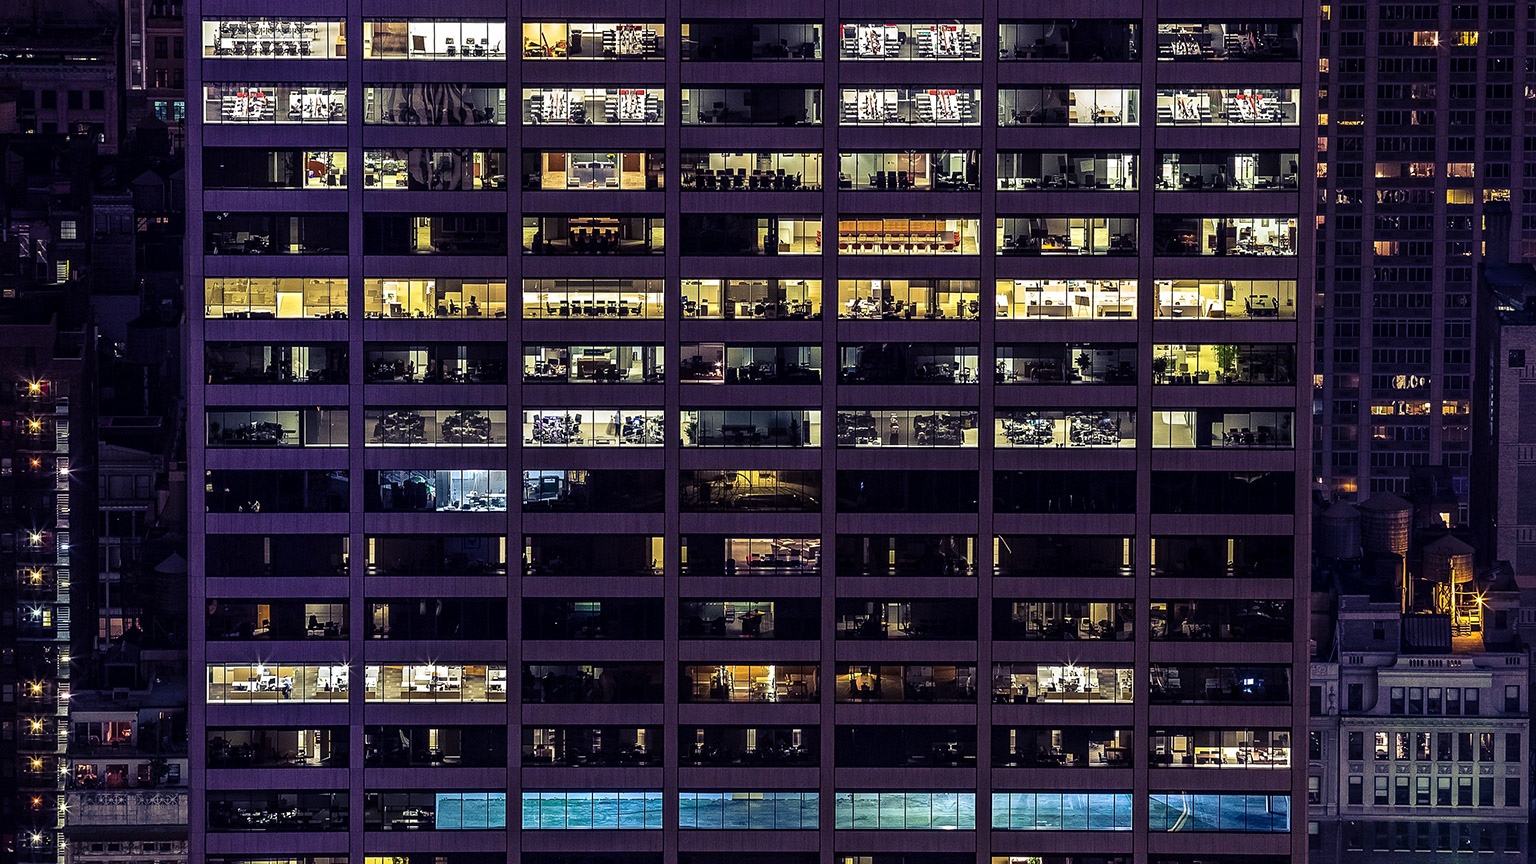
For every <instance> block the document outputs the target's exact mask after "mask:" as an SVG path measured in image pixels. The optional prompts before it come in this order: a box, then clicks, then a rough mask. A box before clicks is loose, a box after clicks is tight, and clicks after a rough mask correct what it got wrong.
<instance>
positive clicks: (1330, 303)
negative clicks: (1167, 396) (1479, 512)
mask: <svg viewBox="0 0 1536 864" xmlns="http://www.w3.org/2000/svg"><path fill="white" fill-rule="evenodd" d="M1323 9H1324V17H1325V19H1326V21H1325V27H1326V31H1327V32H1326V33H1325V34H1323V36H1324V41H1323V53H1322V58H1323V59H1322V61H1321V62H1322V74H1321V76H1320V77H1321V79H1322V80H1321V88H1322V89H1321V91H1320V96H1319V104H1318V115H1319V126H1318V149H1319V159H1320V161H1322V162H1324V163H1325V167H1324V168H1322V169H1321V170H1320V172H1319V176H1318V181H1317V183H1318V188H1319V192H1320V193H1321V196H1322V198H1321V202H1322V203H1321V206H1320V208H1319V211H1318V215H1319V217H1320V218H1319V224H1318V236H1317V243H1318V247H1317V251H1318V255H1317V267H1318V271H1317V272H1318V281H1319V298H1320V306H1319V308H1320V309H1321V310H1323V311H1322V314H1321V316H1320V317H1321V320H1320V321H1319V329H1318V331H1317V338H1318V349H1319V350H1318V354H1317V369H1316V372H1317V376H1318V377H1317V382H1318V386H1319V388H1320V389H1319V392H1318V401H1317V403H1316V410H1317V411H1318V419H1317V428H1318V430H1319V433H1320V437H1319V439H1318V441H1317V447H1316V455H1315V459H1316V465H1315V468H1316V470H1315V474H1316V476H1317V477H1318V478H1319V479H1320V480H1322V482H1324V483H1325V484H1326V486H1327V488H1328V489H1329V490H1330V492H1332V493H1333V494H1334V495H1336V496H1338V497H1342V498H1344V499H1347V500H1363V499H1365V498H1368V497H1370V496H1371V495H1372V494H1374V493H1376V492H1382V491H1390V492H1395V493H1399V494H1405V493H1406V492H1407V491H1408V479H1409V475H1410V473H1411V472H1412V471H1413V469H1414V468H1415V467H1418V466H1424V465H1441V464H1443V465H1445V466H1446V467H1447V468H1448V469H1449V470H1450V471H1451V473H1452V482H1453V485H1454V490H1455V492H1456V493H1457V495H1458V497H1459V498H1460V503H1461V506H1460V507H1459V508H1458V511H1457V512H1456V513H1454V514H1452V515H1453V518H1454V519H1455V520H1456V524H1466V522H1467V517H1468V512H1467V510H1468V502H1469V500H1470V499H1469V495H1468V478H1469V476H1470V472H1471V441H1472V433H1471V413H1470V406H1471V404H1472V401H1473V399H1474V396H1473V393H1472V389H1471V388H1472V362H1473V361H1472V354H1473V342H1472V336H1473V309H1474V306H1475V303H1474V300H1473V296H1474V294H1475V292H1476V290H1477V283H1476V280H1477V275H1476V274H1477V269H1478V264H1479V262H1480V261H1481V260H1482V259H1483V257H1484V255H1485V254H1487V255H1492V254H1493V253H1492V251H1491V250H1487V249H1485V246H1486V244H1487V243H1490V242H1495V241H1494V238H1492V237H1488V236H1486V235H1485V233H1484V224H1485V220H1484V214H1485V209H1486V207H1487V206H1488V205H1489V204H1496V205H1497V206H1499V207H1503V206H1506V202H1507V206H1509V207H1511V208H1513V209H1514V212H1515V216H1514V224H1515V230H1514V232H1512V236H1510V237H1508V238H1506V240H1507V242H1508V245H1509V247H1510V250H1511V252H1512V256H1513V258H1514V259H1515V260H1518V258H1519V256H1520V255H1521V254H1522V252H1525V251H1528V250H1531V249H1536V221H1532V220H1533V217H1524V216H1521V215H1520V214H1521V213H1522V205H1523V204H1524V203H1525V200H1526V197H1527V196H1529V195H1532V194H1536V186H1533V185H1532V183H1531V181H1530V179H1529V178H1530V177H1531V176H1532V175H1531V173H1530V171H1531V168H1530V164H1531V163H1530V161H1529V160H1528V159H1527V157H1526V151H1527V149H1529V147H1530V145H1529V144H1528V143H1527V142H1528V140H1529V139H1528V138H1527V137H1526V136H1528V135H1531V134H1532V133H1533V130H1536V114H1533V113H1531V111H1530V109H1529V108H1528V107H1527V100H1526V84H1525V82H1526V81H1527V79H1528V78H1529V76H1530V74H1531V69H1532V63H1533V62H1536V57H1532V56H1531V55H1530V50H1531V49H1530V45H1531V43H1530V42H1529V41H1528V38H1529V36H1530V32H1531V27H1532V21H1533V18H1536V12H1533V9H1536V7H1532V6H1530V5H1529V4H1523V3H1502V2H1484V3H1460V2H1450V0H1448V2H1440V3H1436V2H1430V3H1415V2H1403V3H1397V2H1382V3H1365V2H1334V3H1330V4H1326V5H1324V6H1323ZM1527 189H1530V190H1531V191H1527ZM1527 238H1531V239H1527ZM1533 254H1536V253H1533ZM1499 257H1501V258H1502V257H1503V255H1502V251H1501V252H1500V256H1499Z"/></svg>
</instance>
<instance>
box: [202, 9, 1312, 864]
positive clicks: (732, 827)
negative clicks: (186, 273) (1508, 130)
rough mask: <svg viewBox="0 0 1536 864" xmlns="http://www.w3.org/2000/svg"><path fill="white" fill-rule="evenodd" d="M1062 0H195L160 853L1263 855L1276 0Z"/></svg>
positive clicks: (1282, 331)
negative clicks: (194, 298)
mask: <svg viewBox="0 0 1536 864" xmlns="http://www.w3.org/2000/svg"><path fill="white" fill-rule="evenodd" d="M1079 11H1082V10H1070V11H1069V10H1059V11H1055V10H1045V9H1042V8H1039V7H1034V6H1028V5H1024V4H1018V3H1013V2H1006V3H1001V4H999V3H994V2H986V3H961V4H960V5H958V6H954V5H951V6H946V7H944V8H942V9H941V8H937V7H935V6H933V5H932V4H927V3H913V2H896V3H894V4H892V3H883V4H878V6H877V5H870V4H864V5H861V4H856V3H855V4H844V5H843V6H842V7H838V6H837V5H836V4H823V3H820V2H816V0H811V2H807V3H804V4H798V5H796V4H782V3H781V4H770V5H769V6H766V7H765V6H763V5H762V4H754V3H745V2H720V0H713V2H688V3H682V2H671V0H669V2H667V3H664V4H660V5H655V6H652V7H646V6H643V5H642V6H635V5H632V4H629V5H626V4H617V3H603V2H594V3H585V4H580V5H578V6H576V7H571V6H570V5H569V4H555V3H542V2H539V3H527V4H521V5H519V4H507V3H501V2H480V0H473V2H471V0H449V2H445V3H441V4H438V5H436V6H434V7H432V8H430V9H423V8H418V7H416V6H412V5H410V4H402V3H395V2H382V0H365V2H353V3H346V4H343V3H339V2H331V0H319V2H310V3H303V4H300V3H298V2H296V0H268V2H264V3H262V4H260V9H256V8H254V7H241V6H240V4H229V3H219V4H215V3H213V2H211V0H210V2H203V3H199V2H193V3H191V4H189V8H188V19H189V20H188V28H189V30H188V43H187V44H188V46H189V50H192V51H193V53H195V54H196V55H198V57H199V58H200V59H198V60H197V61H196V62H194V63H193V64H192V67H191V68H189V70H188V79H189V90H190V91H192V92H193V93H194V94H197V95H196V96H195V97H194V99H193V100H191V101H193V102H195V104H193V105H189V108H188V116H189V122H188V135H187V138H188V170H187V177H188V185H189V190H190V195H191V202H190V206H189V214H188V216H189V233H190V236H191V237H193V238H196V239H195V240H194V241H193V242H198V243H201V244H202V245H201V254H194V255H193V257H192V261H191V273H190V282H189V284H191V285H193V286H196V287H195V288H194V290H199V289H200V290H201V291H202V295H201V296H202V298H203V300H202V303H203V306H202V309H201V314H198V315H195V316H194V317H195V320H194V321H193V322H192V327H191V330H192V340H193V347H192V352H191V366H192V371H191V375H190V378H191V380H192V381H194V382H198V383H196V384H195V385H194V387H193V394H192V399H191V403H192V404H191V411H190V417H191V428H190V430H189V431H190V436H191V440H192V441H193V445H192V447H191V455H190V465H189V470H190V472H191V473H192V475H193V476H194V477H201V478H203V480H204V482H203V483H200V484H199V483H193V484H192V485H193V487H194V488H193V491H192V496H191V507H190V509H191V511H192V513H193V514H194V516H193V523H194V527H193V529H192V538H191V543H190V555H189V558H190V567H191V571H192V572H191V579H192V586H191V591H192V598H191V602H190V609H191V612H192V615H193V618H194V622H193V625H192V630H193V644H192V657H193V659H192V661H191V662H192V663H193V664H194V665H195V666H199V667H201V668H202V669H203V670H204V671H205V676H204V682H203V684H202V685H201V686H199V687H197V688H195V692H194V696H193V700H194V704H193V709H192V719H191V723H190V728H191V737H192V740H193V742H194V743H193V745H192V750H193V757H192V769H191V774H192V784H193V789H194V794H193V803H192V808H191V811H192V812H191V819H192V838H193V843H192V846H193V850H192V859H193V861H194V862H195V864H201V862H202V861H204V860H214V861H218V862H221V864H254V862H257V861H262V862H273V861H282V862H295V864H298V862H303V864H338V862H342V861H347V860H349V859H350V860H351V861H352V862H354V864H355V862H361V861H373V860H376V859H380V858H388V859H398V860H410V861H411V862H413V864H421V862H425V861H428V860H431V861H434V862H447V864H469V862H482V861H492V860H495V861H502V860H506V861H528V862H539V864H557V862H559V864H566V862H570V864H575V862H584V864H585V862H599V861H602V862H614V864H641V862H645V864H661V862H665V864H673V862H678V861H681V862H690V864H693V862H703V861H706V860H709V861H714V860H717V859H719V858H720V857H721V856H722V855H724V854H730V855H732V856H733V857H738V858H745V859H750V860H752V861H754V862H756V861H763V862H767V861H770V860H771V861H774V862H793V864H811V862H824V864H830V862H832V861H834V860H836V861H838V862H846V864H896V862H904V864H950V862H962V861H963V862H968V864H974V862H978V861H986V860H989V859H990V860H992V861H994V862H997V861H1003V862H1006V861H1007V860H1008V859H1010V858H1021V859H1030V860H1034V859H1041V858H1043V859H1044V860H1046V861H1050V862H1053V864H1059V862H1067V861H1070V862H1072V864H1109V862H1138V864H1139V862H1148V861H1151V862H1160V864H1190V862H1194V861H1196V860H1199V861H1202V862H1207V864H1209V862H1213V861H1220V862H1224V864H1226V862H1230V864H1278V862H1281V861H1289V860H1292V859H1299V857H1300V855H1301V854H1302V853H1303V852H1304V850H1305V846H1306V836H1305V821H1304V820H1293V818H1292V807H1293V802H1298V803H1299V801H1300V800H1304V796H1305V794H1306V783H1305V780H1304V775H1305V772H1304V771H1296V770H1293V765H1294V764H1295V762H1294V761H1293V755H1292V746H1293V742H1294V741H1296V740H1298V739H1299V738H1300V737H1301V736H1302V735H1303V734H1304V732H1305V730H1306V716H1305V715H1306V710H1305V705H1306V692H1307V691H1306V686H1305V682H1306V677H1307V637H1306V615H1305V608H1306V605H1305V604H1306V599H1307V585H1308V560H1309V556H1308V551H1309V534H1310V515H1309V502H1310V486H1311V484H1310V482H1309V472H1308V470H1307V469H1308V465H1309V462H1308V459H1307V453H1308V448H1309V442H1310V441H1311V439H1312V432H1311V428H1312V426H1311V424H1312V412H1311V411H1310V410H1309V405H1310V398H1309V397H1310V395H1311V374H1310V371H1311V366H1312V363H1311V357H1312V351H1311V334H1312V326H1313V325H1312V306H1313V303H1312V299H1311V298H1312V297H1313V296H1314V291H1313V285H1312V278H1313V260H1312V258H1313V256H1312V244H1313V242H1314V239H1315V234H1314V232H1313V231H1312V230H1310V226H1311V225H1312V223H1313V220H1314V212H1315V207H1314V201H1315V196H1314V193H1313V188H1314V187H1313V177H1314V176H1315V173H1316V166H1315V153H1314V143H1313V141H1312V139H1311V135H1310V132H1311V129H1312V128H1313V126H1314V124H1315V122H1316V118H1315V110H1314V109H1315V103H1314V102H1313V100H1312V97H1311V94H1312V93H1313V91H1314V89H1315V86H1316V67H1315V66H1314V65H1313V63H1312V62H1310V61H1308V60H1306V59H1304V58H1309V57H1315V56H1316V55H1317V40H1318V36H1319V33H1320V31H1319V28H1318V25H1317V20H1316V13H1315V12H1314V11H1313V8H1312V7H1310V6H1308V5H1307V4H1305V3H1301V2H1292V0H1279V2H1277V3H1273V4H1269V5H1266V6H1264V7H1262V9H1258V8H1256V7H1253V6H1251V5H1237V4H1219V3H1218V4H1216V5H1215V6H1212V5H1211V4H1189V3H1182V2H1173V0H1164V2H1157V3H1150V4H1143V3H1135V4H1130V3H1121V2H1109V3H1107V4H1099V5H1097V6H1095V7H1094V8H1093V9H1092V10H1087V11H1091V13H1092V14H1093V15H1094V16H1096V17H1093V18H1070V17H1068V16H1069V15H1074V14H1078V12H1079ZM1053 14H1054V15H1058V16H1059V17H1052V15H1053ZM428 16H430V17H428ZM194 45H195V46H196V47H195V49H194V48H192V47H191V46H194ZM513 161H516V162H517V164H518V170H516V171H513V170H511V164H512V162H513ZM988 367H991V372H988V371H987V369H988ZM829 420H830V421H832V424H831V426H830V427H828V426H827V423H826V421H829ZM829 433H830V434H829ZM514 492H515V493H517V494H518V499H517V500H516V501H514V500H513V499H512V493H514ZM513 680H516V681H517V682H518V683H517V685H515V686H514V685H513V684H512V681H513ZM737 832H750V833H744V834H743V833H737ZM744 850H745V851H744Z"/></svg>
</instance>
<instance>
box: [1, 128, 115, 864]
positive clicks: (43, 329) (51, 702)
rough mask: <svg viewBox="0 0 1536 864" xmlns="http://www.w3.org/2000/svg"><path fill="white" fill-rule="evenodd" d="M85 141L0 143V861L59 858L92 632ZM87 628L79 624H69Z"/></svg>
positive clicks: (88, 146) (92, 404) (91, 362)
mask: <svg viewBox="0 0 1536 864" xmlns="http://www.w3.org/2000/svg"><path fill="white" fill-rule="evenodd" d="M71 146H73V147H74V148H75V150H74V152H76V153H91V152H93V151H94V149H95V147H94V146H93V142H92V140H91V138H90V136H87V137H86V138H85V139H83V140H76V141H75V142H73V144H71V143H68V142H66V141H65V139H64V138H62V137H61V136H50V137H49V139H47V140H42V139H40V138H36V137H32V136H25V137H22V136H0V153H3V154H4V162H5V165H6V171H5V172H4V176H3V182H0V248H3V249H4V250H5V252H4V254H3V255H0V381H3V382H4V384H3V386H0V573H3V577H4V578H3V583H0V584H3V588H0V789H3V790H4V793H3V795H0V826H4V828H3V829H0V835H3V836H0V861H5V862H33V864H43V862H48V864H53V862H56V861H57V860H59V859H60V858H61V856H62V854H63V851H62V850H63V848H64V847H63V844H62V843H61V835H60V833H59V829H60V828H62V827H63V824H64V813H65V810H64V807H65V800H64V788H65V787H64V784H65V773H64V769H65V767H66V759H65V750H66V745H67V742H68V737H69V726H68V723H69V706H70V698H71V695H72V693H73V692H74V686H75V681H76V679H77V675H76V671H77V669H78V666H77V663H78V660H79V658H82V657H88V656H89V654H90V649H91V636H92V634H93V629H94V619H95V614H94V604H93V601H94V592H92V591H90V590H86V591H81V590H79V585H80V584H81V583H84V584H85V585H86V586H89V585H90V584H91V575H92V574H93V573H94V568H95V551H96V550H95V548H94V544H93V543H90V542H85V543H81V544H73V543H71V538H76V539H78V538H81V537H85V538H89V537H90V536H91V531H92V526H91V524H90V521H91V520H90V519H89V518H86V519H85V520H83V524H82V520H81V519H80V518H79V515H78V514H81V513H85V514H91V513H93V512H94V508H95V491H96V490H95V480H94V475H93V474H92V469H91V466H92V464H93V462H94V456H95V449H96V429H95V427H96V419H95V410H96V356H95V352H94V350H93V346H94V344H95V329H94V327H93V325H92V324H91V322H90V320H89V316H88V314H87V303H86V299H87V292H86V286H85V283H84V282H83V281H81V279H80V278H79V277H80V276H81V275H83V274H84V272H85V269H86V268H85V267H84V266H83V262H85V261H86V260H87V259H88V256H89V249H88V246H87V243H86V241H85V238H84V236H82V235H84V233H85V232H84V231H83V230H82V228H81V226H82V225H86V224H89V212H90V211H89V207H88V206H87V204H86V202H85V201H82V200H79V199H76V198H73V197H72V196H70V195H69V194H67V192H66V193H65V194H59V191H60V189H61V188H63V189H67V184H64V183H60V182H59V181H60V179H61V178H60V175H59V172H60V171H61V170H63V165H64V164H65V161H62V160H61V157H60V154H61V152H64V151H68V150H69V149H70V147H71ZM78 618H84V619H85V621H87V622H90V623H89V624H88V626H86V627H84V628H82V627H80V626H78V625H77V624H76V623H75V622H76V620H77V619H78Z"/></svg>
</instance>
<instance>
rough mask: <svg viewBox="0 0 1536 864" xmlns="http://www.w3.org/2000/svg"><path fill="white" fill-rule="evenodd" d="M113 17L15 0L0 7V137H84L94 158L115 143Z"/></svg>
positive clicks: (74, 4) (74, 2) (96, 7)
mask: <svg viewBox="0 0 1536 864" xmlns="http://www.w3.org/2000/svg"><path fill="white" fill-rule="evenodd" d="M114 12H115V10H114V9H112V7H110V6H106V5H102V4H97V3H94V2H92V0H15V2H12V3H7V4H6V5H5V6H4V8H0V94H3V95H7V96H11V97H13V98H14V99H15V100H16V111H15V114H14V126H12V125H11V123H10V122H9V121H11V120H12V119H13V118H12V116H11V112H10V111H6V112H4V113H0V133H10V132H27V133H33V134H39V135H55V134H67V135H87V136H90V137H91V138H93V139H95V141H96V146H97V149H98V151H99V152H101V153H116V152H117V149H118V144H119V141H120V139H121V137H122V128H121V127H122V113H121V109H120V98H121V90H122V85H121V82H120V80H119V74H118V68H119V64H118V46H117V32H118V28H119V27H120V25H121V21H120V20H119V18H118V16H117V15H116V14H114Z"/></svg>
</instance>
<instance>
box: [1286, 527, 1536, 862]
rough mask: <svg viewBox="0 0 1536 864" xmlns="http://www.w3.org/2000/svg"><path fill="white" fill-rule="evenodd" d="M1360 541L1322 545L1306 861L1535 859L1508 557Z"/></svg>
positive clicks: (1524, 681) (1451, 540)
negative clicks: (1379, 547)
mask: <svg viewBox="0 0 1536 864" xmlns="http://www.w3.org/2000/svg"><path fill="white" fill-rule="evenodd" d="M1399 501H1400V499H1399ZM1335 506H1339V505H1335ZM1345 506H1347V505H1345ZM1404 506H1405V507H1406V505H1404ZM1330 512H1332V513H1335V514H1336V513H1337V511H1330ZM1325 518H1327V517H1325ZM1338 524H1339V523H1337V522H1335V523H1333V525H1330V526H1328V527H1324V528H1323V529H1321V533H1320V534H1319V537H1320V543H1319V549H1320V550H1321V549H1323V548H1324V547H1325V546H1327V540H1325V539H1321V538H1323V537H1324V535H1326V534H1328V533H1329V532H1330V531H1332V530H1334V529H1336V528H1337V527H1338ZM1353 532H1354V534H1353V536H1354V537H1355V538H1356V539H1357V540H1358V539H1359V537H1360V536H1361V532H1360V530H1359V522H1358V517H1357V521H1356V523H1355V527H1354V529H1353ZM1365 533H1366V534H1367V535H1369V534H1370V533H1371V529H1370V527H1367V529H1366V532H1365ZM1368 542H1369V541H1368ZM1358 555H1359V548H1358V546H1356V554H1355V556H1354V558H1353V560H1334V559H1328V558H1326V557H1325V558H1324V559H1323V562H1322V569H1321V571H1320V573H1321V574H1322V576H1321V579H1320V581H1319V583H1318V590H1319V591H1322V592H1326V594H1327V595H1328V596H1327V597H1319V598H1317V600H1316V601H1315V602H1314V606H1315V609H1314V613H1313V615H1314V620H1321V621H1323V622H1325V626H1324V627H1322V628H1319V629H1317V630H1315V631H1314V635H1315V638H1316V640H1317V642H1318V647H1319V649H1320V655H1319V658H1318V660H1316V661H1315V662H1314V665H1313V671H1312V693H1313V699H1312V722H1311V727H1312V728H1311V733H1310V736H1309V740H1308V751H1309V752H1308V759H1309V763H1310V766H1311V767H1310V772H1309V773H1310V775H1311V776H1309V778H1308V803H1309V805H1310V807H1309V809H1310V815H1311V819H1312V821H1313V825H1312V827H1311V832H1312V836H1311V840H1312V849H1311V860H1312V861H1316V862H1335V861H1338V862H1345V861H1350V862H1353V861H1381V862H1388V861H1400V860H1403V857H1404V855H1405V854H1407V853H1413V854H1414V856H1415V860H1417V859H1418V858H1423V860H1427V861H1439V860H1444V861H1451V860H1461V859H1462V858H1464V857H1466V855H1467V854H1468V853H1476V854H1488V855H1493V856H1495V858H1494V860H1509V861H1520V860H1525V858H1526V856H1527V853H1528V850H1529V841H1528V839H1527V835H1528V809H1527V808H1528V806H1529V803H1530V801H1529V797H1530V769H1529V767H1528V764H1527V762H1528V755H1529V743H1530V717H1529V708H1528V706H1529V698H1530V687H1531V681H1530V674H1529V667H1530V664H1529V661H1528V655H1529V650H1528V648H1527V647H1526V645H1525V644H1524V643H1523V641H1522V640H1521V639H1520V638H1518V636H1517V626H1516V625H1517V619H1518V611H1519V592H1518V591H1517V590H1516V589H1515V586H1514V584H1513V581H1512V580H1511V579H1510V577H1509V574H1508V571H1507V570H1504V569H1495V570H1490V571H1486V572H1475V569H1474V567H1473V564H1472V561H1473V549H1472V547H1471V546H1470V545H1469V544H1467V543H1465V542H1463V541H1461V540H1459V539H1457V538H1456V537H1454V536H1451V535H1442V536H1440V537H1438V538H1435V539H1433V540H1430V541H1429V542H1427V543H1423V544H1420V543H1419V542H1417V541H1416V542H1415V544H1414V546H1413V548H1412V549H1411V551H1410V552H1409V554H1408V555H1407V556H1406V558H1404V557H1400V556H1397V555H1389V554H1379V553H1378V554H1373V553H1372V552H1371V550H1369V549H1367V554H1366V557H1365V558H1364V559H1360V558H1359V557H1358ZM1405 560H1406V561H1409V562H1412V564H1411V567H1410V570H1409V571H1408V572H1409V573H1410V577H1411V578H1410V582H1409V584H1410V585H1411V587H1410V589H1408V591H1407V597H1406V599H1405V596H1404V591H1403V589H1401V588H1400V587H1399V586H1401V585H1402V582H1401V580H1400V577H1401V574H1402V569H1401V568H1402V566H1403V562H1404V561H1405Z"/></svg>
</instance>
